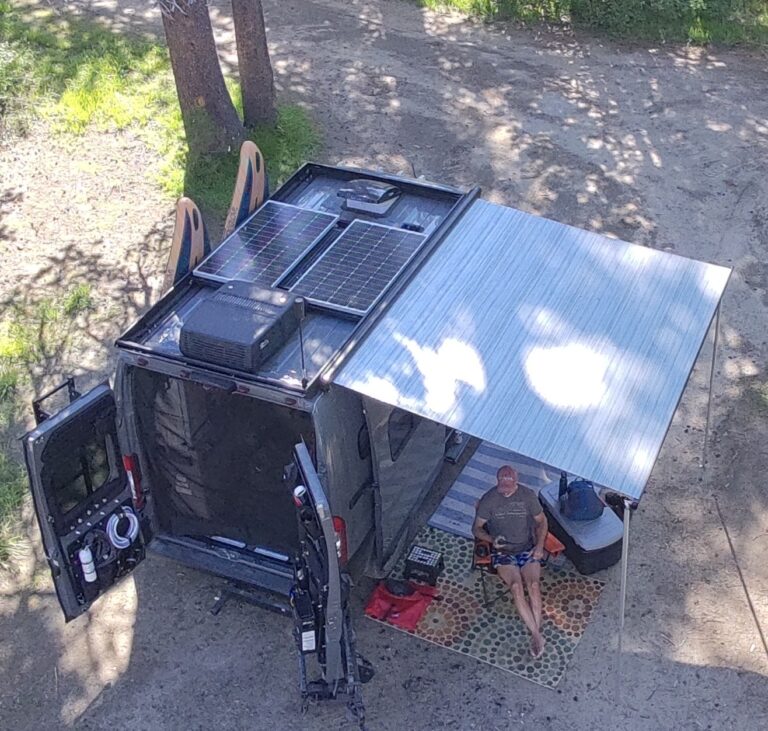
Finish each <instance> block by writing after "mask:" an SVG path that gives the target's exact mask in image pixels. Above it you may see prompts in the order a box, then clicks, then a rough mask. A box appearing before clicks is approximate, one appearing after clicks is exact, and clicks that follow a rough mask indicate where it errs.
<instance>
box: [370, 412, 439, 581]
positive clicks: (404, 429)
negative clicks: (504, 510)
mask: <svg viewBox="0 0 768 731" xmlns="http://www.w3.org/2000/svg"><path fill="white" fill-rule="evenodd" d="M363 404H364V406H365V412H366V416H367V419H368V430H369V432H370V439H371V450H372V452H373V471H374V479H375V480H376V482H377V483H378V491H377V495H378V498H377V499H378V500H379V506H378V507H379V510H378V511H377V512H378V516H377V519H378V526H377V529H378V530H377V542H378V543H379V544H380V545H377V547H376V550H377V559H378V561H379V563H380V568H385V566H386V564H387V562H389V560H390V559H391V558H392V556H393V554H395V553H396V552H397V550H398V548H399V547H400V545H399V542H400V540H401V539H402V538H403V537H404V535H405V533H406V532H407V530H408V527H409V524H410V520H411V519H412V518H414V517H415V513H416V511H417V508H418V507H419V505H421V502H422V500H423V499H424V497H425V496H426V494H427V492H429V488H430V487H431V486H432V483H433V482H434V479H435V477H436V476H437V473H438V472H439V471H440V468H441V467H442V464H443V456H444V454H445V427H444V426H443V425H442V424H436V423H435V422H432V421H428V420H427V419H422V418H421V417H419V416H415V415H413V414H411V413H410V412H407V411H403V410H402V409H394V408H392V407H391V406H388V405H386V404H383V403H381V402H380V401H375V400H373V399H369V398H364V399H363Z"/></svg>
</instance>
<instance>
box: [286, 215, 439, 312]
mask: <svg viewBox="0 0 768 731" xmlns="http://www.w3.org/2000/svg"><path fill="white" fill-rule="evenodd" d="M425 238H426V237H425V236H423V235H422V234H418V233H413V232H412V231H403V230H402V229H399V228H393V227H391V226H383V225H381V224H377V223H368V222H366V221H360V220H357V221H353V222H352V223H351V224H350V225H349V226H348V227H347V228H346V229H345V230H344V232H343V233H342V234H341V236H339V238H337V239H336V241H334V242H333V244H332V245H331V246H330V247H329V248H328V250H327V251H326V252H325V253H324V254H323V255H322V256H321V257H320V258H319V259H318V260H317V261H316V262H315V263H314V264H313V265H312V266H311V267H310V268H309V269H308V270H307V271H306V272H305V273H304V274H303V275H302V276H301V277H300V278H299V279H298V281H297V282H296V283H295V284H294V285H293V286H292V287H291V291H292V292H294V293H295V294H300V295H302V296H304V297H306V298H307V299H309V300H311V301H313V302H318V303H324V304H328V305H331V306H332V307H334V308H338V309H342V310H345V311H350V312H353V313H356V314H365V313H366V312H368V310H370V308H371V307H372V306H373V305H374V304H375V302H376V301H377V300H378V298H379V296H380V295H381V294H382V293H383V292H384V290H385V289H386V288H387V286H388V285H389V283H390V282H391V281H392V280H393V279H395V277H397V275H398V274H399V273H400V272H401V271H402V270H403V268H404V267H405V265H406V264H407V263H408V262H409V261H410V259H411V258H412V257H413V256H414V255H415V254H416V252H417V251H418V250H419V249H420V248H421V246H422V244H423V243H424V239H425Z"/></svg>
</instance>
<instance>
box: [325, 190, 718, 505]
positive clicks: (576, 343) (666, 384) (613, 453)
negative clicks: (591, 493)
mask: <svg viewBox="0 0 768 731" xmlns="http://www.w3.org/2000/svg"><path fill="white" fill-rule="evenodd" d="M729 276H730V269H728V268H726V267H722V266H716V265H713V264H706V263H704V262H699V261H695V260H693V259H687V258H684V257H680V256H677V255H674V254H668V253H665V252H660V251H655V250H653V249H649V248H646V247H643V246H638V245H635V244H629V243H626V242H624V241H618V240H615V239H609V238H607V237H605V236H601V235H599V234H595V233H589V232H587V231H582V230H579V229H576V228H573V227H571V226H566V225H564V224H561V223H557V222H555V221H550V220H547V219H544V218H541V217H539V216H534V215H531V214H527V213H523V212H521V211H517V210H514V209H512V208H506V207H503V206H498V205H494V204H492V203H488V202H486V201H482V200H479V201H476V202H475V203H474V204H473V205H472V206H471V208H470V209H469V210H468V211H467V213H466V214H465V215H464V216H463V218H462V219H461V220H460V221H459V222H458V223H457V224H456V226H455V227H454V229H453V231H451V232H450V233H449V234H448V236H447V237H446V238H445V240H444V241H443V242H442V243H441V244H440V246H439V248H438V249H437V251H436V252H435V253H433V255H432V256H431V257H430V259H429V260H428V261H427V262H426V264H425V265H424V266H423V267H422V268H421V270H420V271H419V272H418V273H417V274H416V276H415V277H414V278H413V280H412V281H411V282H410V283H409V284H408V286H407V287H406V288H405V289H404V290H403V292H402V293H401V294H400V295H399V297H398V298H397V300H396V301H395V302H394V303H393V304H392V306H391V307H390V309H389V310H388V312H387V313H386V314H385V315H384V316H383V317H382V318H381V320H380V321H379V322H377V323H376V324H375V326H374V327H373V328H372V330H371V331H370V332H369V333H368V335H367V336H366V337H365V338H364V340H363V341H362V343H360V345H359V346H358V348H357V349H356V350H355V351H354V352H353V353H352V355H351V356H350V357H349V359H348V360H347V361H346V362H345V363H344V364H343V365H342V367H341V369H340V371H338V372H337V373H336V375H335V377H334V379H333V380H334V381H335V382H336V383H338V384H340V385H342V386H345V387H346V388H349V389H352V390H354V391H357V392H358V393H361V394H364V395H366V396H369V397H371V398H375V399H378V400H380V401H383V402H385V403H387V404H391V405H393V406H398V407H400V408H403V409H406V410H408V411H411V412H413V413H415V414H418V415H420V416H423V417H426V418H428V419H432V420H434V421H437V422H440V423H443V424H446V425H448V426H450V427H454V428H456V429H459V430H461V431H462V432H465V433H467V434H470V435H472V436H476V437H479V438H480V439H483V440H486V441H488V442H491V443H492V444H496V445H498V446H500V447H504V448H506V449H510V450H513V451H514V452H518V453H519V454H522V455H525V456H527V457H530V458H532V459H535V460H539V461H541V462H544V463H545V464H548V465H551V466H553V467H556V468H558V469H564V470H566V471H568V472H570V473H572V474H576V475H579V476H581V477H584V478H586V479H590V480H593V481H594V482H595V483H597V484H599V485H602V486H605V487H610V488H612V489H614V490H617V491H619V492H621V493H623V494H624V495H627V496H629V497H633V498H639V497H640V495H641V494H642V492H643V489H644V488H645V484H646V482H647V481H648V477H649V476H650V473H651V470H652V468H653V465H654V463H655V461H656V457H657V455H658V453H659V450H660V448H661V445H662V442H663V441H664V437H665V435H666V432H667V429H668V427H669V424H670V422H671V420H672V417H673V415H674V412H675V409H676V407H677V403H678V400H679V399H680V396H681V394H682V392H683V390H684V388H685V385H686V382H687V380H688V376H689V375H690V372H691V370H692V368H693V365H694V363H695V361H696V358H697V355H698V352H699V349H700V348H701V345H702V343H703V341H704V338H705V337H706V335H707V331H708V329H709V325H710V323H711V321H712V318H713V315H714V313H715V311H716V309H717V306H718V304H719V301H720V298H721V296H722V294H723V291H724V290H725V286H726V284H727V282H728V277H729Z"/></svg>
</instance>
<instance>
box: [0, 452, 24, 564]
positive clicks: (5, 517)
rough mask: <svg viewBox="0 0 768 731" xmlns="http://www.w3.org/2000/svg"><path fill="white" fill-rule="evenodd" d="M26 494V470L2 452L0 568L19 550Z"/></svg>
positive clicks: (0, 466)
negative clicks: (23, 503) (21, 516)
mask: <svg viewBox="0 0 768 731" xmlns="http://www.w3.org/2000/svg"><path fill="white" fill-rule="evenodd" d="M26 492H27V479H26V475H25V474H24V470H23V469H22V468H21V466H20V465H18V464H17V463H16V462H15V461H13V460H12V459H11V458H10V457H8V456H6V455H5V454H3V453H2V452H0V568H4V567H5V566H7V565H8V564H9V563H10V562H11V560H12V559H13V558H14V556H15V554H16V552H17V550H18V548H19V545H20V539H19V534H18V530H19V521H18V514H19V509H20V508H21V504H22V502H23V500H24V496H25V494H26Z"/></svg>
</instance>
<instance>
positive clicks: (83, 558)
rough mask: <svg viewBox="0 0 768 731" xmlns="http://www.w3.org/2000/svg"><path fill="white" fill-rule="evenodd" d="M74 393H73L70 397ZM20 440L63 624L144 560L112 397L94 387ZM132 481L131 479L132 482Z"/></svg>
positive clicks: (105, 387)
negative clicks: (64, 619) (119, 441)
mask: <svg viewBox="0 0 768 731" xmlns="http://www.w3.org/2000/svg"><path fill="white" fill-rule="evenodd" d="M70 393H71V394H72V393H73V389H70ZM35 407H36V408H35V413H36V416H37V417H38V419H40V418H44V419H45V420H44V421H42V422H41V423H39V424H38V426H37V427H36V428H35V429H33V430H32V431H30V432H29V433H28V434H26V435H25V436H24V437H23V444H24V456H25V458H26V462H27V471H28V472H29V481H30V486H31V489H32V497H33V499H34V506H35V512H36V513H37V519H38V522H39V524H40V532H41V534H42V538H43V546H44V548H45V554H46V556H47V558H48V564H49V566H50V568H51V575H52V576H53V583H54V586H55V587H56V594H57V595H58V598H59V603H60V604H61V608H62V610H63V611H64V616H65V617H66V620H67V621H70V620H72V619H74V618H75V617H77V616H78V615H80V614H82V613H83V612H84V611H86V610H87V609H88V608H89V607H90V606H91V605H92V604H93V602H94V601H95V600H96V599H97V598H98V597H99V596H100V595H101V594H103V593H105V592H106V591H107V590H109V588H110V587H111V586H113V585H114V584H115V583H116V582H117V581H118V580H120V579H121V578H122V577H123V576H125V575H126V574H128V573H130V572H131V571H132V570H133V569H134V568H136V566H137V565H138V564H139V562H140V561H142V560H143V559H144V555H145V552H144V538H143V536H142V531H141V523H140V521H141V516H140V514H139V513H138V512H137V510H136V508H135V506H134V503H133V499H132V485H131V482H130V481H129V474H128V473H127V472H126V469H125V466H124V464H123V458H122V455H121V452H120V448H119V445H118V438H117V427H116V408H115V399H114V395H113V393H112V389H110V388H109V386H108V385H107V384H103V385H100V386H97V387H96V388H94V389H93V390H92V391H89V392H88V393H87V394H85V395H84V396H80V397H78V398H75V399H74V400H73V401H72V402H71V403H70V404H69V406H67V407H66V408H64V409H63V410H62V411H60V412H59V413H57V414H56V415H54V416H50V417H48V416H47V415H46V414H43V413H42V411H41V410H40V408H39V401H38V402H36V404H35ZM131 479H133V476H131Z"/></svg>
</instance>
